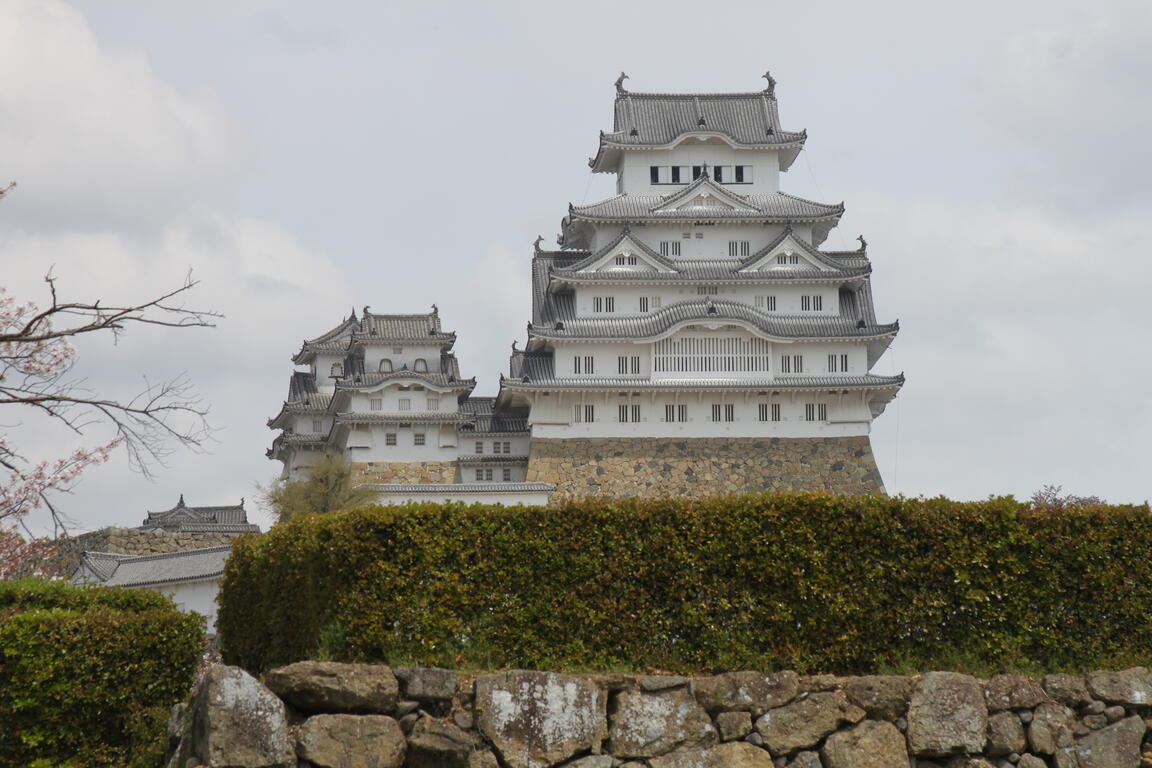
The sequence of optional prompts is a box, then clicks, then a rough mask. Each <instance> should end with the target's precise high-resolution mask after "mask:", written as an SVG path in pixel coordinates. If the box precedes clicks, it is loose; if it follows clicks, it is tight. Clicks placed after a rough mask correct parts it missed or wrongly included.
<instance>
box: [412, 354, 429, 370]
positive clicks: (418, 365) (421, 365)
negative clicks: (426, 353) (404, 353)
mask: <svg viewBox="0 0 1152 768" xmlns="http://www.w3.org/2000/svg"><path fill="white" fill-rule="evenodd" d="M412 370H414V371H416V373H428V361H427V360H425V359H424V358H422V357H418V358H416V362H414V363H413V364H412Z"/></svg>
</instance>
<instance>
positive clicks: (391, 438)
mask: <svg viewBox="0 0 1152 768" xmlns="http://www.w3.org/2000/svg"><path fill="white" fill-rule="evenodd" d="M384 445H396V433H395V432H385V433H384Z"/></svg>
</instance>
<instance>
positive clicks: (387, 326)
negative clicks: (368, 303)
mask: <svg viewBox="0 0 1152 768" xmlns="http://www.w3.org/2000/svg"><path fill="white" fill-rule="evenodd" d="M356 339H357V341H363V340H371V341H407V342H422V341H454V340H455V339H456V334H455V333H452V332H450V331H449V332H445V331H443V330H441V328H440V313H439V312H437V311H436V310H435V309H434V310H433V311H432V312H429V313H427V314H421V315H374V314H372V313H370V312H368V311H367V310H365V312H364V317H363V319H361V321H360V332H359V333H358V334H357V335H356Z"/></svg>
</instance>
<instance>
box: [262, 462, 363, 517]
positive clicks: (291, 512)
mask: <svg viewBox="0 0 1152 768" xmlns="http://www.w3.org/2000/svg"><path fill="white" fill-rule="evenodd" d="M261 492H262V497H263V500H264V503H265V504H267V505H268V507H270V508H271V509H272V511H273V512H274V513H275V515H276V519H277V520H279V521H280V522H282V523H284V522H287V521H289V520H292V519H294V518H296V517H299V516H300V515H306V514H311V513H314V512H319V513H324V512H335V511H336V510H340V509H352V508H353V507H359V506H362V505H364V504H367V503H369V502H370V501H372V500H373V499H374V498H375V494H374V493H373V492H372V491H369V490H367V489H364V488H357V487H354V486H353V480H352V466H351V465H350V464H349V463H348V462H346V461H344V460H343V459H342V458H340V457H337V456H325V457H324V459H323V460H321V461H320V462H319V463H318V464H317V465H316V466H315V467H312V468H311V470H310V473H309V475H308V479H306V480H291V481H289V480H285V479H283V478H277V479H276V480H273V481H272V483H271V485H269V486H268V487H267V488H261Z"/></svg>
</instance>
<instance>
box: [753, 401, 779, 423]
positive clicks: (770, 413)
mask: <svg viewBox="0 0 1152 768" xmlns="http://www.w3.org/2000/svg"><path fill="white" fill-rule="evenodd" d="M758 415H759V417H760V421H780V403H760V405H759V407H758Z"/></svg>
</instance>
